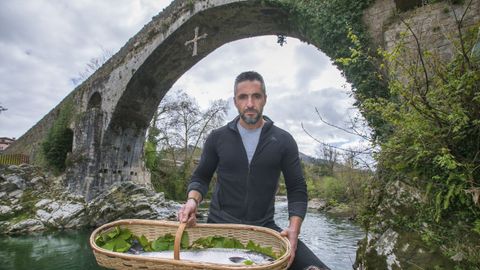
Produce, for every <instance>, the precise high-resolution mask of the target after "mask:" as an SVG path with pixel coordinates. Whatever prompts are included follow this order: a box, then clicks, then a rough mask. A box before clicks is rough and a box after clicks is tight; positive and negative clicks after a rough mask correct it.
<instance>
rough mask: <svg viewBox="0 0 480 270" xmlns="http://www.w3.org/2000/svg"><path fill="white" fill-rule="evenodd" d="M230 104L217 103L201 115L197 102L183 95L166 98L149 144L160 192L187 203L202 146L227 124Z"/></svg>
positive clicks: (153, 175)
mask: <svg viewBox="0 0 480 270" xmlns="http://www.w3.org/2000/svg"><path fill="white" fill-rule="evenodd" d="M226 112H227V103H226V101H224V100H216V101H214V102H213V103H212V104H211V106H210V107H209V108H208V109H207V110H205V111H201V110H200V107H199V106H198V104H197V102H196V100H195V99H194V98H193V97H191V96H189V95H187V94H186V93H185V92H183V91H180V92H178V93H176V95H173V96H170V95H169V96H166V97H165V98H164V99H163V100H162V103H161V104H160V106H159V108H158V111H157V112H156V113H155V114H154V117H153V119H152V121H151V124H150V127H149V130H148V135H147V140H146V142H145V148H144V149H145V163H146V167H147V168H148V169H149V171H150V173H151V181H152V185H153V187H154V188H155V190H156V191H161V192H164V193H165V197H166V198H168V199H173V200H184V199H185V196H186V190H187V185H188V182H189V180H190V176H191V174H192V171H193V169H194V168H195V162H196V160H198V158H199V156H200V152H201V151H200V149H199V146H200V145H201V144H202V142H203V140H204V139H205V138H206V136H207V135H208V134H209V133H210V131H211V130H212V129H214V128H217V127H219V126H220V125H221V124H222V123H223V119H224V117H225V115H226Z"/></svg>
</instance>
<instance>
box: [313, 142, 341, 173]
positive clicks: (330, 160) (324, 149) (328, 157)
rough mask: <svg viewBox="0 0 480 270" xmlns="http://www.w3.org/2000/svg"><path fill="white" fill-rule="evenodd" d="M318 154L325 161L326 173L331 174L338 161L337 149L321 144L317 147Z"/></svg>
mask: <svg viewBox="0 0 480 270" xmlns="http://www.w3.org/2000/svg"><path fill="white" fill-rule="evenodd" d="M318 152H319V156H320V158H322V159H323V160H324V162H325V167H326V169H327V175H330V176H331V175H333V171H334V168H335V166H336V165H337V162H338V159H337V158H338V151H337V150H336V149H335V148H333V146H331V145H326V144H322V145H320V149H319V151H318Z"/></svg>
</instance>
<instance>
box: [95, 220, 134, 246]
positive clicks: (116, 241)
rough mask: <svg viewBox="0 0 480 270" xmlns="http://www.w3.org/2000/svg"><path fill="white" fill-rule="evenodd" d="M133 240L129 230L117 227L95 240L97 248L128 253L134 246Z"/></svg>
mask: <svg viewBox="0 0 480 270" xmlns="http://www.w3.org/2000/svg"><path fill="white" fill-rule="evenodd" d="M132 238H133V235H132V232H131V231H130V230H129V229H126V228H124V229H122V228H120V227H118V226H116V227H114V228H113V230H111V231H107V232H104V233H101V234H99V235H98V236H97V237H96V238H95V243H96V244H97V246H99V247H101V248H104V249H107V250H111V251H115V252H126V251H128V250H129V249H130V247H131V246H132V242H131V240H132Z"/></svg>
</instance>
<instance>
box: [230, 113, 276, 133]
mask: <svg viewBox="0 0 480 270" xmlns="http://www.w3.org/2000/svg"><path fill="white" fill-rule="evenodd" d="M262 117H263V120H265V123H264V124H263V127H262V131H263V130H265V131H267V130H269V129H270V128H271V127H272V126H273V121H272V119H270V118H269V117H268V116H266V115H263V116H262ZM239 119H240V115H238V116H237V117H235V118H234V119H233V120H232V121H230V122H229V123H228V124H227V126H228V128H229V129H231V130H234V131H237V132H238V128H237V122H238V120H239Z"/></svg>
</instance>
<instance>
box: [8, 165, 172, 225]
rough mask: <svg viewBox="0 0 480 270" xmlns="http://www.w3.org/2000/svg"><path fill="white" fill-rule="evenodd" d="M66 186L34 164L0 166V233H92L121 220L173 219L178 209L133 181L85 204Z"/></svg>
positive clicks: (117, 186) (61, 179) (123, 183)
mask: <svg viewBox="0 0 480 270" xmlns="http://www.w3.org/2000/svg"><path fill="white" fill-rule="evenodd" d="M65 182H66V179H65V178H64V176H60V177H55V176H53V175H51V174H48V173H44V172H43V171H42V170H41V169H40V168H38V167H35V166H32V165H27V164H23V165H19V166H15V165H12V166H3V165H2V166H0V234H25V233H32V232H41V231H48V230H63V229H85V228H93V227H98V226H100V225H102V224H105V223H107V222H111V221H114V220H118V219H125V218H141V219H164V220H175V219H176V213H177V209H178V208H179V207H180V205H179V204H178V203H176V202H173V201H167V200H165V198H164V196H163V193H156V192H154V191H153V190H152V189H150V188H148V187H145V186H140V185H137V184H135V183H132V182H122V183H117V184H114V185H112V186H111V187H110V189H108V190H107V191H105V192H103V193H102V194H100V195H99V196H98V197H96V198H95V199H94V200H92V201H90V202H86V201H85V198H84V197H83V196H81V195H76V194H71V193H70V192H68V191H66V190H65V188H64V187H65V184H64V183H65Z"/></svg>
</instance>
